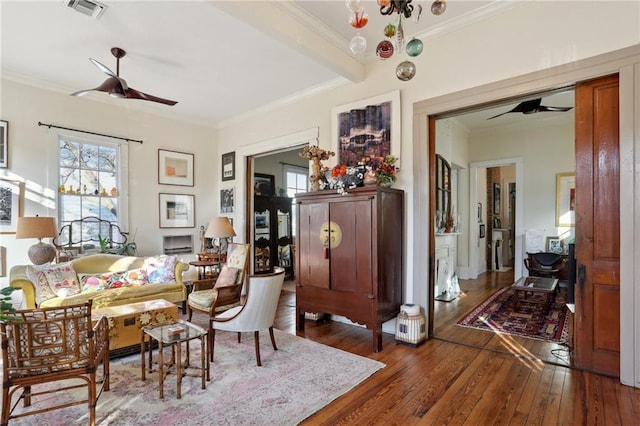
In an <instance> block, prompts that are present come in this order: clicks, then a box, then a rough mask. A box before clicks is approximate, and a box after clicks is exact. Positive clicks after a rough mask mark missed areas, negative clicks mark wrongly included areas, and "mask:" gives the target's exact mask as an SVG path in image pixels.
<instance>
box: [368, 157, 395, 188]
mask: <svg viewBox="0 0 640 426" xmlns="http://www.w3.org/2000/svg"><path fill="white" fill-rule="evenodd" d="M397 161H398V157H394V156H393V155H387V156H386V157H368V158H365V159H363V164H364V165H365V166H366V168H367V170H368V171H371V172H373V173H375V174H377V175H378V185H380V186H389V187H390V186H392V185H393V184H394V183H395V181H396V173H397V171H398V167H397V166H396V162H397Z"/></svg>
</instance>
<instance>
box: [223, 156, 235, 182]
mask: <svg viewBox="0 0 640 426" xmlns="http://www.w3.org/2000/svg"><path fill="white" fill-rule="evenodd" d="M235 178H236V152H235V151H233V152H227V153H226V154H222V180H223V181H225V180H234V179H235Z"/></svg>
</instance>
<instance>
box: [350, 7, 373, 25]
mask: <svg viewBox="0 0 640 426" xmlns="http://www.w3.org/2000/svg"><path fill="white" fill-rule="evenodd" d="M368 22H369V14H367V11H366V10H364V9H360V10H357V11H355V12H353V13H351V17H350V18H349V24H351V26H352V27H353V28H358V29H360V28H362V27H364V26H365V25H367V23H368Z"/></svg>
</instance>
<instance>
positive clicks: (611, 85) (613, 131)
mask: <svg viewBox="0 0 640 426" xmlns="http://www.w3.org/2000/svg"><path fill="white" fill-rule="evenodd" d="M618 90H619V82H618V75H613V76H608V77H603V78H599V79H596V80H592V81H587V82H584V83H579V84H578V85H577V87H576V110H575V114H576V230H575V231H576V245H575V247H576V259H577V263H578V277H577V279H578V282H577V283H576V296H575V302H576V323H575V343H576V347H575V362H576V366H578V367H580V368H584V369H586V370H589V371H593V372H597V373H602V374H607V375H612V376H619V375H620V191H619V188H620V152H619V127H620V126H619V111H618V109H619V108H618V105H619V96H618Z"/></svg>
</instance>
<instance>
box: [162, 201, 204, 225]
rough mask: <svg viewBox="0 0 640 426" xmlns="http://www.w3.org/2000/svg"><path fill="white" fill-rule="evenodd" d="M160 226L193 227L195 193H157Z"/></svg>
mask: <svg viewBox="0 0 640 426" xmlns="http://www.w3.org/2000/svg"><path fill="white" fill-rule="evenodd" d="M159 201H160V228H194V227H195V226H196V225H195V223H196V221H195V213H194V212H195V204H196V196H195V195H183V194H159Z"/></svg>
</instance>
